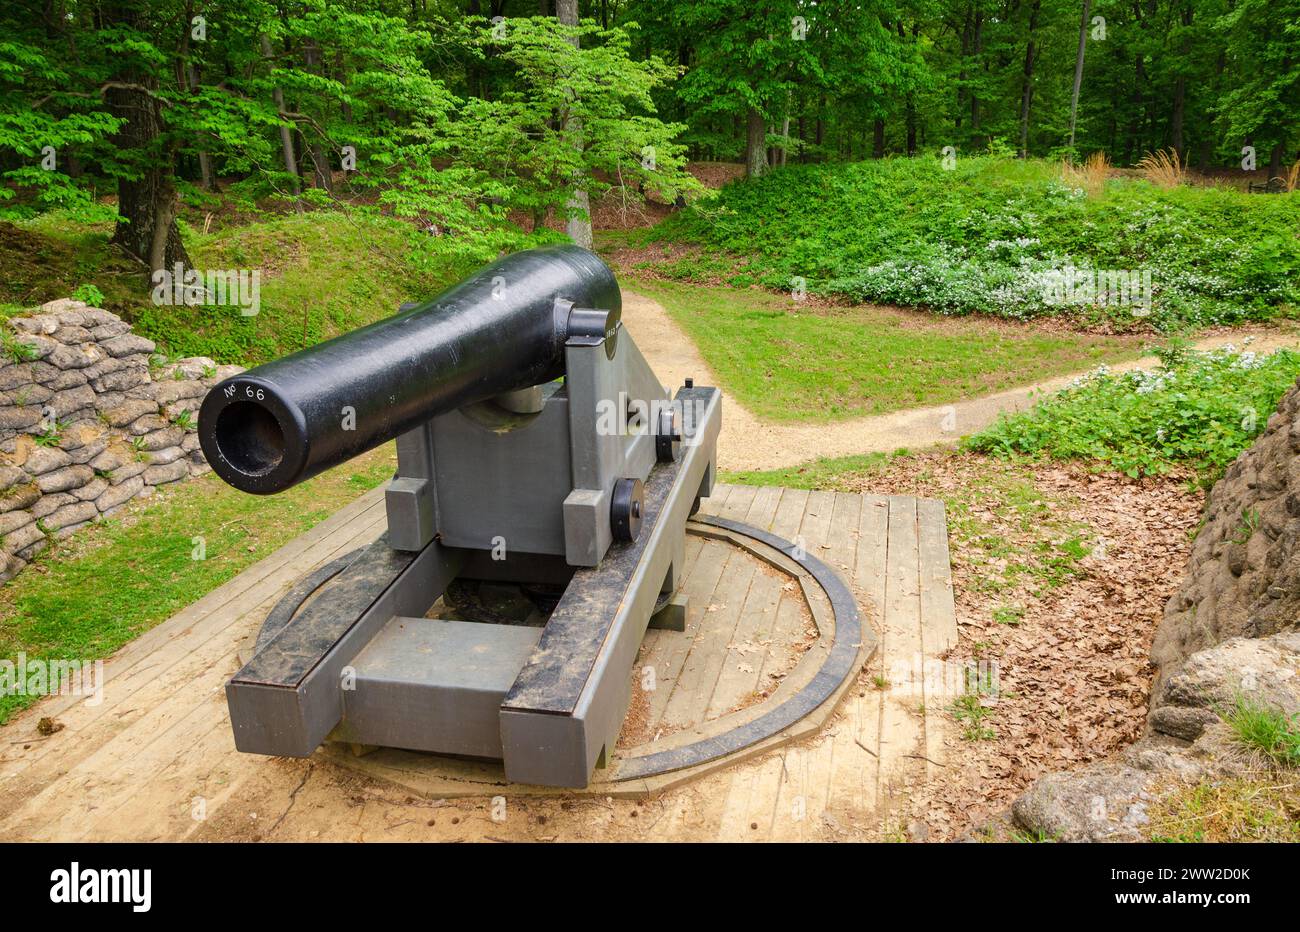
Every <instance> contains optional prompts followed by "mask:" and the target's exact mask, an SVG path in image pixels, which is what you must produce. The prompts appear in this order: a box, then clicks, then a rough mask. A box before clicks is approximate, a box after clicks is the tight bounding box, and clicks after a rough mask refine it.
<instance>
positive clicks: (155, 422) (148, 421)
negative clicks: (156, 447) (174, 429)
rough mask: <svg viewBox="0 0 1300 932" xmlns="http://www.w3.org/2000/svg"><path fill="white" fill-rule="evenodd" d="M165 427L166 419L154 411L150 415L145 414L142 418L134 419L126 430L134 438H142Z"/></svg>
mask: <svg viewBox="0 0 1300 932" xmlns="http://www.w3.org/2000/svg"><path fill="white" fill-rule="evenodd" d="M166 426H167V418H165V417H163V416H162V415H161V414H159V413H158V412H157V411H155V412H153V413H152V414H146V415H145V416H144V417H140V418H136V419H135V420H134V421H132V422H131V426H130V427H128V428H127V430H128V431H129V432H130V433H131V434H133V435H134V436H136V437H143V436H144V435H145V434H151V433H153V432H154V431H156V430H162V429H163V428H165V427H166Z"/></svg>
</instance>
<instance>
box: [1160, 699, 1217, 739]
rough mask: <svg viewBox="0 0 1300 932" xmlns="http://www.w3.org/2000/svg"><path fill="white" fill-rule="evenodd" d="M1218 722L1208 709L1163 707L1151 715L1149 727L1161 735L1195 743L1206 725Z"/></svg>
mask: <svg viewBox="0 0 1300 932" xmlns="http://www.w3.org/2000/svg"><path fill="white" fill-rule="evenodd" d="M1217 721H1219V716H1217V715H1216V714H1214V712H1212V711H1210V710H1209V709H1192V708H1188V707H1186V706H1172V705H1171V706H1164V707H1162V708H1159V709H1156V710H1155V711H1154V712H1152V713H1151V727H1152V728H1154V729H1155V730H1156V731H1158V732H1160V733H1161V734H1165V735H1172V736H1173V737H1175V738H1182V739H1183V740H1184V741H1195V740H1196V739H1197V738H1199V737H1200V736H1201V732H1203V731H1204V730H1205V726H1206V725H1210V724H1213V723H1214V722H1217Z"/></svg>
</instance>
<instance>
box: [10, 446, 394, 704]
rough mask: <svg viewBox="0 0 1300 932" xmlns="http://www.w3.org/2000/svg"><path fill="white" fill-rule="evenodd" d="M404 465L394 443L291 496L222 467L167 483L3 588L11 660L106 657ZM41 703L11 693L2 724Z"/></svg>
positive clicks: (49, 552)
mask: <svg viewBox="0 0 1300 932" xmlns="http://www.w3.org/2000/svg"><path fill="white" fill-rule="evenodd" d="M395 465H396V457H395V455H394V448H393V446H392V445H391V444H390V445H386V446H383V447H380V448H379V449H378V450H374V451H372V452H371V453H368V454H366V455H365V456H363V457H360V458H358V459H356V460H353V461H352V462H350V463H346V464H344V465H343V466H340V467H338V468H336V469H332V470H330V471H329V472H326V473H324V474H322V475H320V476H317V477H316V478H315V479H312V480H310V481H308V482H305V483H303V484H302V485H300V486H297V487H295V488H293V489H291V490H289V491H288V492H284V493H282V494H280V495H273V496H259V495H247V494H245V493H243V492H238V491H236V490H235V489H233V488H231V487H230V486H228V485H226V484H225V483H223V482H222V481H221V480H219V479H218V478H217V477H216V476H215V475H214V474H212V473H209V474H208V475H206V476H204V477H203V478H201V479H195V480H192V481H189V482H184V483H181V484H179V485H175V486H171V487H166V488H164V489H162V490H160V491H159V493H158V494H157V496H155V498H153V499H149V500H146V501H143V502H138V503H136V504H135V505H133V506H131V507H130V508H128V509H127V510H126V511H124V512H122V513H121V514H122V517H120V518H119V517H114V518H110V519H109V520H107V521H105V522H104V523H103V524H102V525H101V526H98V527H93V528H88V529H85V530H83V531H81V532H80V533H78V534H77V535H75V536H74V537H72V538H70V539H68V540H67V541H64V542H62V543H60V544H57V545H55V546H52V547H50V548H49V549H47V550H46V551H45V552H44V553H43V554H41V555H40V556H39V557H38V558H37V559H36V561H35V562H34V563H33V565H32V566H30V567H28V568H27V569H26V570H24V571H23V572H22V573H20V574H19V575H18V577H17V578H16V579H13V580H10V581H9V582H8V583H6V584H5V585H4V586H2V587H0V619H3V621H0V658H9V659H11V660H13V659H16V657H17V654H18V652H19V651H22V652H24V653H25V654H26V655H27V657H28V658H29V659H62V660H74V659H75V660H83V661H84V660H94V659H99V658H106V657H108V656H109V655H110V654H112V653H113V652H114V651H116V650H117V649H118V648H119V647H121V646H122V645H123V644H125V643H127V642H128V641H130V640H131V639H132V638H135V637H137V636H139V635H140V634H141V633H143V632H145V631H147V630H149V629H150V628H152V627H153V626H155V625H157V624H159V623H160V622H162V621H165V620H167V619H168V618H170V617H171V616H172V615H174V614H176V613H177V612H178V611H180V610H181V609H182V608H184V607H185V606H187V605H189V604H190V603H191V602H194V601H195V600H197V599H199V598H201V597H202V596H204V595H206V594H207V593H208V592H210V591H211V590H213V589H215V588H217V587H218V586H220V585H221V584H222V583H224V582H226V581H227V580H229V579H231V578H232V577H234V576H236V575H237V574H239V573H240V572H241V571H242V570H244V569H245V568H247V567H248V566H250V565H251V564H253V563H256V562H257V561H258V560H261V559H262V558H263V557H266V556H268V555H269V554H271V553H272V552H274V551H275V550H276V549H278V548H279V547H282V546H283V545H284V544H287V543H288V542H289V541H291V540H292V539H293V538H295V537H297V536H298V535H299V534H302V533H303V532H305V531H307V530H310V529H311V528H312V527H313V526H315V525H316V524H317V523H319V522H320V521H323V520H324V519H325V518H327V517H329V516H330V515H332V514H334V512H336V511H338V510H339V509H340V508H342V507H343V506H344V505H346V504H347V503H348V502H350V501H352V500H353V499H355V498H356V497H357V496H359V495H361V494H362V493H364V492H366V491H367V490H369V489H372V488H374V487H375V486H377V485H379V484H380V483H381V482H383V481H385V480H386V479H388V478H389V477H390V476H391V475H392V474H393V468H394V466H395ZM197 537H201V538H203V547H204V550H205V551H206V552H205V554H204V559H202V560H197V559H194V554H195V548H196V541H195V538H197ZM33 701H35V700H34V698H33V697H30V696H0V723H3V722H4V721H6V720H7V719H8V718H9V716H11V715H13V714H14V713H15V712H17V711H18V710H20V709H22V708H24V707H26V706H28V705H31V704H32V702H33Z"/></svg>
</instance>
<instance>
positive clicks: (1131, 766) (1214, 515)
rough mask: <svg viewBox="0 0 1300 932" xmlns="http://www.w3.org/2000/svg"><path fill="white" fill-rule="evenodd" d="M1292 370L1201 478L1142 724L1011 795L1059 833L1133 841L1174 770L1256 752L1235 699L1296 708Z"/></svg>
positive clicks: (1043, 829)
mask: <svg viewBox="0 0 1300 932" xmlns="http://www.w3.org/2000/svg"><path fill="white" fill-rule="evenodd" d="M1298 626H1300V383H1298V384H1297V386H1295V387H1293V388H1292V389H1291V390H1290V391H1288V392H1287V394H1286V395H1285V396H1284V397H1283V398H1282V401H1281V403H1280V404H1279V405H1278V409H1277V412H1276V413H1275V414H1274V415H1273V416H1272V417H1271V418H1269V421H1268V425H1267V427H1266V429H1265V431H1264V432H1263V433H1262V434H1261V435H1260V437H1259V438H1258V439H1257V440H1256V441H1255V443H1254V445H1252V446H1251V448H1250V449H1249V450H1247V451H1246V452H1244V453H1242V454H1241V456H1239V457H1238V458H1237V460H1236V461H1235V462H1234V463H1233V464H1232V466H1230V467H1229V468H1228V470H1227V471H1226V472H1225V474H1224V476H1223V478H1222V479H1221V480H1219V482H1217V483H1216V484H1215V486H1214V488H1213V489H1212V490H1211V492H1210V497H1209V501H1208V503H1207V506H1206V513H1205V522H1204V524H1203V526H1202V528H1201V531H1200V533H1199V534H1198V535H1197V538H1196V542H1195V544H1194V546H1193V548H1192V555H1191V557H1190V559H1189V561H1188V565H1187V571H1186V576H1185V581H1184V583H1183V585H1182V587H1181V588H1180V589H1179V590H1178V592H1177V593H1175V594H1174V596H1173V597H1172V598H1171V599H1170V600H1169V602H1168V603H1167V605H1166V606H1165V614H1164V619H1163V620H1162V621H1161V624H1160V627H1159V628H1158V629H1157V632H1156V637H1155V642H1154V644H1153V646H1152V650H1151V656H1152V660H1153V661H1154V662H1155V664H1156V665H1157V666H1158V668H1159V675H1158V678H1157V681H1156V685H1155V689H1154V690H1153V691H1152V699H1151V708H1150V713H1149V716H1148V728H1147V734H1146V735H1145V736H1144V737H1143V738H1142V739H1141V740H1139V741H1138V742H1137V743H1136V744H1134V745H1133V746H1132V747H1130V748H1129V749H1128V750H1127V751H1125V752H1124V754H1122V755H1121V756H1120V757H1119V758H1118V759H1111V760H1105V761H1098V762H1096V763H1093V764H1090V765H1088V766H1086V767H1084V768H1081V769H1079V770H1075V771H1070V772H1065V773H1054V774H1048V775H1047V776H1045V777H1042V778H1041V779H1039V780H1038V781H1037V782H1036V783H1035V784H1034V785H1033V786H1031V787H1030V788H1029V790H1027V791H1026V792H1025V793H1024V794H1023V795H1022V796H1021V797H1020V798H1019V799H1017V800H1016V802H1015V803H1014V804H1013V806H1012V810H1011V815H1012V818H1013V819H1014V821H1015V822H1016V823H1017V824H1018V825H1019V826H1020V827H1021V828H1023V829H1025V830H1027V831H1029V832H1032V833H1035V834H1037V835H1039V836H1041V837H1044V838H1053V839H1057V840H1061V841H1139V840H1144V839H1145V838H1146V837H1147V835H1146V833H1145V831H1144V826H1145V825H1146V821H1147V816H1146V808H1147V804H1148V803H1149V802H1150V801H1151V800H1152V799H1153V798H1155V796H1156V795H1157V794H1159V793H1160V792H1161V789H1162V788H1163V787H1165V786H1167V785H1168V784H1170V783H1171V782H1174V781H1185V780H1199V779H1206V778H1210V779H1213V778H1218V777H1228V776H1232V775H1234V774H1236V773H1239V772H1241V771H1242V770H1243V768H1244V767H1246V766H1248V765H1253V762H1251V761H1250V755H1248V754H1247V753H1246V752H1245V751H1244V750H1243V749H1242V748H1241V747H1240V746H1239V745H1237V744H1236V743H1235V742H1234V741H1233V739H1232V735H1231V729H1230V728H1229V726H1228V725H1227V724H1225V722H1224V720H1223V716H1224V715H1225V714H1226V713H1227V711H1228V710H1230V709H1232V708H1233V707H1235V706H1236V704H1237V703H1238V702H1241V701H1245V702H1248V703H1250V704H1252V705H1255V706H1260V707H1267V708H1271V709H1275V710H1277V711H1280V712H1281V713H1283V714H1285V715H1288V716H1300V627H1298Z"/></svg>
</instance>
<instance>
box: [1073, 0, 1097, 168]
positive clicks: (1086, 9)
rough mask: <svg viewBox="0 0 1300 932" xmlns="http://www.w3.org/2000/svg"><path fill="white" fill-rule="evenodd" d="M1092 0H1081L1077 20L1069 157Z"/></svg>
mask: <svg viewBox="0 0 1300 932" xmlns="http://www.w3.org/2000/svg"><path fill="white" fill-rule="evenodd" d="M1091 12H1092V0H1083V16H1082V18H1080V20H1079V53H1078V54H1077V55H1076V56H1075V57H1074V90H1073V92H1071V94H1070V158H1071V159H1073V158H1074V128H1075V124H1076V122H1077V120H1078V116H1079V85H1081V84H1082V83H1083V51H1084V49H1085V48H1086V47H1087V45H1088V14H1089V13H1091Z"/></svg>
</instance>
